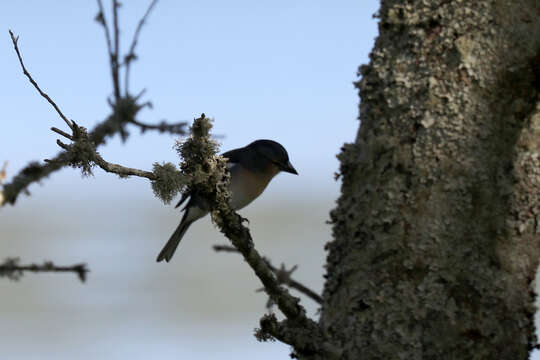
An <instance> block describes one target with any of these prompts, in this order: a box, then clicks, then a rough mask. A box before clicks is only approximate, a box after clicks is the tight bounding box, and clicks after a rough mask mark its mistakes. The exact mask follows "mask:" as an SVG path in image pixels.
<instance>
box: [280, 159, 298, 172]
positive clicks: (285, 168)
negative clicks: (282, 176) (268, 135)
mask: <svg viewBox="0 0 540 360" xmlns="http://www.w3.org/2000/svg"><path fill="white" fill-rule="evenodd" d="M281 171H284V172H288V173H291V174H294V175H298V172H297V171H296V169H295V168H294V166H292V164H291V162H290V161H287V164H286V165H285V166H283V167H282V168H281Z"/></svg>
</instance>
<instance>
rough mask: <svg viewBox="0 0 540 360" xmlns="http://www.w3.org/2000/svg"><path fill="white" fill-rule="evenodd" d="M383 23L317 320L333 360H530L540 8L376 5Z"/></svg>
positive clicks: (415, 0) (538, 185)
mask: <svg viewBox="0 0 540 360" xmlns="http://www.w3.org/2000/svg"><path fill="white" fill-rule="evenodd" d="M379 17H380V23H379V37H378V39H377V41H376V44H375V47H374V49H373V51H372V53H371V60H370V63H369V65H366V66H362V67H361V68H360V74H361V76H362V78H361V80H360V81H359V82H358V83H357V87H358V89H359V93H360V96H361V98H362V102H361V104H360V120H361V122H362V123H361V126H360V129H359V131H358V134H357V137H356V140H355V142H354V144H347V145H345V146H344V147H343V149H342V152H341V154H340V155H339V158H340V161H341V176H342V179H343V186H342V195H341V197H340V199H339V201H338V205H337V208H336V209H335V210H334V211H333V212H332V214H331V216H332V221H333V224H334V240H333V241H331V242H330V243H329V244H328V246H327V247H328V251H329V254H328V264H327V272H328V274H327V282H326V284H325V290H324V304H323V307H322V313H321V324H322V325H323V326H324V328H325V329H326V331H327V332H328V333H329V334H331V335H332V336H333V337H334V338H335V339H336V341H337V342H338V343H340V344H341V346H342V347H343V350H344V354H343V359H527V358H528V353H529V351H530V350H531V347H532V346H534V345H535V344H536V338H535V336H534V326H533V315H534V307H533V297H534V295H533V292H532V284H533V278H534V274H535V271H536V268H537V266H538V257H539V254H540V251H539V249H540V246H539V245H540V242H539V240H540V234H539V233H540V225H539V224H540V222H539V220H540V201H539V195H538V194H539V193H540V191H539V189H540V166H539V165H540V160H539V154H540V153H539V151H540V106H539V105H538V89H539V87H540V64H539V63H540V56H539V54H540V2H539V1H538V0H512V1H509V0H492V1H488V0H455V1H448V0H429V1H426V0H423V1H420V0H409V1H397V0H387V1H382V5H381V9H380V12H379Z"/></svg>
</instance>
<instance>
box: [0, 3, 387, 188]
mask: <svg viewBox="0 0 540 360" xmlns="http://www.w3.org/2000/svg"><path fill="white" fill-rule="evenodd" d="M147 3H148V2H147V1H136V2H125V5H124V6H123V8H122V10H121V28H122V30H123V32H122V33H123V35H124V37H122V44H123V45H124V47H126V46H127V45H128V43H129V41H130V40H131V36H132V32H133V30H134V27H135V25H136V21H137V20H138V19H139V17H140V16H141V15H142V14H143V13H144V11H145V8H146V6H147ZM105 6H106V9H107V10H109V6H108V4H107V3H106V5H105ZM376 8H377V2H376V1H337V2H328V1H262V2H261V1H257V2H254V1H228V2H223V1H197V2H183V1H161V2H160V3H159V4H158V6H157V7H156V9H155V11H154V13H153V14H152V16H151V17H150V19H149V22H148V23H147V26H146V27H145V28H144V30H143V33H142V36H141V38H140V42H139V47H138V51H137V53H138V55H139V59H140V60H139V61H138V62H136V63H135V65H134V66H133V68H132V74H133V76H132V81H131V84H132V86H131V89H132V91H133V92H136V91H138V90H140V89H142V88H143V87H144V88H146V89H147V99H150V100H152V102H153V104H154V110H151V111H144V112H142V113H141V114H140V116H139V119H140V120H142V121H146V122H152V121H157V120H160V119H162V118H166V119H169V120H170V121H179V120H191V119H193V118H194V117H196V116H197V115H198V114H200V113H202V112H204V113H206V114H207V116H210V117H214V118H215V119H216V122H215V133H216V134H222V135H224V136H225V138H223V139H222V143H223V146H222V150H224V151H225V150H228V149H231V148H234V147H239V146H243V145H245V144H247V143H249V142H251V141H252V140H254V139H258V138H269V139H274V140H277V141H279V142H280V143H282V144H283V145H284V146H285V147H286V148H287V149H288V151H289V154H290V157H291V160H292V162H293V164H294V165H295V167H296V168H297V169H298V171H299V172H300V174H301V177H300V178H294V177H291V176H282V179H280V181H279V182H276V184H273V187H272V189H271V191H276V194H277V193H278V192H283V191H290V192H296V193H300V194H304V195H310V196H311V195H312V194H313V193H317V192H318V191H321V190H322V191H325V192H330V193H331V194H332V196H335V195H337V193H338V188H339V184H337V183H335V182H334V180H333V173H334V172H335V171H336V170H337V168H338V162H337V160H336V158H335V155H336V154H337V153H338V152H339V149H340V147H341V145H342V144H343V143H344V142H346V141H352V140H353V139H354V137H355V133H356V130H357V128H358V121H357V120H356V117H357V105H358V101H359V100H358V96H357V94H356V91H355V89H354V87H353V85H352V82H353V81H355V79H356V70H357V67H358V65H359V64H361V63H365V62H367V60H368V54H369V50H370V49H371V47H372V45H373V40H374V37H375V36H376V23H375V21H374V20H373V19H372V14H374V13H375V11H376ZM96 13H97V11H96V4H95V2H93V1H86V2H82V1H77V2H73V1H54V2H51V1H25V2H2V5H0V24H1V25H2V26H1V27H0V28H1V29H3V30H2V31H3V34H4V35H3V36H0V47H1V48H3V51H2V54H3V55H2V56H1V57H0V71H1V74H0V78H2V80H3V84H4V86H2V87H1V89H0V98H2V103H3V106H2V108H3V117H4V121H3V126H2V132H1V133H0V143H1V144H2V149H3V151H2V152H1V153H0V160H2V159H4V158H5V159H8V160H9V161H10V165H9V173H10V174H13V172H15V171H17V170H18V169H20V168H21V167H22V166H23V165H24V164H25V163H26V162H27V161H29V160H32V159H43V158H47V157H49V156H51V154H54V153H56V151H57V147H56V144H55V140H56V137H57V136H56V134H53V133H52V132H50V131H49V130H48V129H49V128H50V127H51V126H58V127H62V126H63V123H62V121H61V120H60V119H59V118H58V116H57V115H56V114H55V113H54V112H53V110H52V109H51V108H50V107H49V105H48V104H47V103H46V102H45V101H44V100H43V99H42V98H40V97H39V96H38V95H37V93H36V92H35V90H34V89H33V88H32V87H31V86H30V85H29V83H28V82H27V81H26V79H25V78H24V77H23V75H22V73H21V71H20V69H19V65H18V63H17V59H16V56H15V53H14V52H13V50H12V46H11V42H10V39H9V36H8V33H7V29H8V28H10V29H12V30H13V31H14V32H15V34H17V35H19V36H20V39H21V40H20V43H19V44H20V48H21V51H22V53H23V57H24V60H25V62H26V64H27V67H28V69H29V70H30V72H31V73H32V74H33V76H34V77H35V79H36V80H37V81H38V82H39V84H40V85H41V86H42V87H43V88H44V89H45V91H46V92H47V93H49V94H50V95H51V96H52V97H53V99H55V101H56V102H57V103H58V104H59V106H60V107H61V108H62V109H63V110H64V112H65V113H66V115H67V116H68V117H71V118H73V119H74V120H75V121H77V122H78V123H79V124H82V125H84V126H87V127H92V126H93V125H94V124H95V123H96V122H98V121H100V120H101V119H103V118H104V117H105V116H106V115H107V114H108V107H107V105H106V102H105V95H108V94H110V93H111V85H110V80H109V79H110V76H109V72H108V64H107V56H106V53H105V42H104V36H103V33H102V29H101V28H100V27H99V26H98V25H97V23H95V22H94V21H93V17H94V16H95V14H96ZM109 18H110V16H109ZM126 35H127V36H126ZM134 133H137V130H134ZM173 143H174V138H173V137H171V136H160V135H157V134H151V135H145V136H144V138H139V137H133V138H132V139H131V141H130V142H129V143H128V144H127V146H121V145H120V142H119V141H118V139H116V140H114V141H112V142H111V143H110V144H109V146H107V147H105V148H101V149H100V151H101V152H102V153H103V155H104V156H105V157H106V158H107V159H108V160H109V161H113V162H118V163H122V164H126V165H130V166H135V167H142V168H146V169H148V168H150V166H151V164H152V162H153V161H173V162H175V163H177V162H178V159H177V157H176V154H175V153H174V152H173V151H171V146H172V145H173ZM66 173H67V174H66ZM98 173H100V171H98ZM66 176H67V177H66ZM99 176H106V175H102V174H100V175H99ZM76 177H77V175H75V174H74V171H73V170H68V171H65V170H64V171H63V172H62V174H60V175H55V177H54V178H56V180H55V181H66V183H72V182H73V181H74V178H76ZM108 178H110V179H112V177H111V176H108ZM53 180H54V179H53ZM99 181H105V182H106V184H109V183H110V182H109V180H101V179H100V180H99ZM111 181H117V180H116V179H112V180H111ZM76 182H77V184H79V181H78V178H77V181H76ZM132 183H133V181H131V182H128V184H129V185H127V186H126V185H124V187H123V191H129V189H130V187H131V186H132V185H131V184H132ZM110 184H111V186H112V182H111V183H110Z"/></svg>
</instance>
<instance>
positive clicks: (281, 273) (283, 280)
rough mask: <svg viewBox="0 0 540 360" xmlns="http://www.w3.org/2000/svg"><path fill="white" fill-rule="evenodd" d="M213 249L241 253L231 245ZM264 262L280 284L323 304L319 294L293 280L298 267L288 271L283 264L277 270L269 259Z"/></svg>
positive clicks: (218, 246) (215, 246)
mask: <svg viewBox="0 0 540 360" xmlns="http://www.w3.org/2000/svg"><path fill="white" fill-rule="evenodd" d="M212 248H213V249H214V250H215V251H218V252H219V251H223V252H232V253H239V251H238V250H237V249H236V248H235V247H233V246H229V245H214V246H213V247H212ZM263 260H264V261H265V262H266V265H268V267H269V268H270V270H272V272H273V273H274V274H275V275H276V279H277V281H278V283H280V284H285V285H287V286H288V287H290V288H292V289H295V290H297V291H299V292H300V293H302V294H304V295H306V296H308V297H309V298H311V299H312V300H313V301H315V302H316V303H318V304H320V303H321V302H322V298H321V296H320V295H319V294H317V293H316V292H315V291H313V290H311V289H310V288H308V287H307V286H305V285H303V284H302V283H299V282H298V281H296V280H294V279H293V278H292V276H291V275H292V273H293V272H294V271H296V269H297V268H298V266H297V265H294V266H293V267H292V268H291V269H289V270H287V269H286V268H285V265H284V264H281V267H280V268H276V267H275V266H274V265H272V263H271V262H270V260H269V259H267V258H265V257H263Z"/></svg>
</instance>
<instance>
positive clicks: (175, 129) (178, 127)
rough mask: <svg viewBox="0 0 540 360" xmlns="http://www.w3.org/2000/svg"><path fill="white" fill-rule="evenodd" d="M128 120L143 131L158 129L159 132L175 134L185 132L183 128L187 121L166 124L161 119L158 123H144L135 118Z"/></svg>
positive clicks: (183, 133)
mask: <svg viewBox="0 0 540 360" xmlns="http://www.w3.org/2000/svg"><path fill="white" fill-rule="evenodd" d="M130 122H131V123H132V124H133V125H137V126H138V127H139V128H140V129H141V131H142V132H145V131H146V130H158V131H159V132H160V133H163V132H168V133H170V134H175V135H185V134H186V130H185V128H186V126H187V123H186V122H185V121H183V122H179V123H174V124H168V123H166V122H165V121H164V120H163V121H161V122H160V123H159V124H145V123H143V122H140V121H138V120H136V119H133V120H132V121H130Z"/></svg>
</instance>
